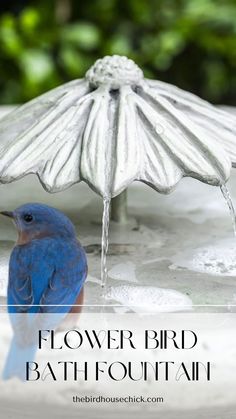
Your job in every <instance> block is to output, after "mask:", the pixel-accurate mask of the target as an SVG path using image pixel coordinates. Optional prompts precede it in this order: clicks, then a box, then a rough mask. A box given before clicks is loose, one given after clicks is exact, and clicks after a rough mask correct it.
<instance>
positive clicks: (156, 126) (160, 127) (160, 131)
mask: <svg viewBox="0 0 236 419" xmlns="http://www.w3.org/2000/svg"><path fill="white" fill-rule="evenodd" d="M155 129H156V132H157V134H163V132H164V127H163V125H161V124H156V125H155Z"/></svg>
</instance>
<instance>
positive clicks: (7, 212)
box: [0, 211, 14, 218]
mask: <svg viewBox="0 0 236 419" xmlns="http://www.w3.org/2000/svg"><path fill="white" fill-rule="evenodd" d="M0 214H2V215H5V216H6V217H10V218H14V216H13V212H12V211H0Z"/></svg>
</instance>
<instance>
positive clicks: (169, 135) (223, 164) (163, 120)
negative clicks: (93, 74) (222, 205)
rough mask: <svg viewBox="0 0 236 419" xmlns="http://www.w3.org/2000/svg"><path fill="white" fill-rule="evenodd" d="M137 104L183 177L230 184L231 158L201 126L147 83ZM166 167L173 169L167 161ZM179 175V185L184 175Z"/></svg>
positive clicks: (142, 115) (144, 123)
mask: <svg viewBox="0 0 236 419" xmlns="http://www.w3.org/2000/svg"><path fill="white" fill-rule="evenodd" d="M136 103H137V108H138V110H139V114H140V118H141V120H142V123H143V125H144V126H145V127H146V130H147V131H149V133H150V135H151V136H152V137H153V138H155V139H156V142H157V143H158V144H160V145H161V147H162V148H163V149H164V150H165V151H166V153H167V155H168V156H169V157H170V158H171V159H172V161H173V162H174V163H175V164H176V166H177V167H178V168H179V170H181V171H182V176H191V177H195V178H196V179H199V180H201V181H203V182H207V183H209V184H212V185H215V186H219V185H221V184H222V183H224V182H226V181H227V179H228V177H229V175H230V167H231V162H230V158H229V156H228V155H227V153H226V151H225V150H224V149H223V148H222V146H220V144H219V143H217V142H216V141H213V139H211V138H208V136H206V134H205V132H204V130H201V127H199V126H197V125H196V124H194V122H192V121H191V119H189V118H188V117H187V116H186V115H185V114H184V113H183V112H182V111H179V110H178V109H176V108H174V107H173V105H172V104H171V103H170V102H169V101H168V100H166V99H165V98H164V97H162V96H160V95H158V94H156V93H154V94H153V92H152V91H150V89H149V88H148V87H146V86H145V84H143V86H142V88H140V89H139V90H138V94H137V96H136ZM165 166H166V167H167V170H169V168H168V163H167V162H166V164H165ZM176 173H177V177H176V183H177V180H178V178H179V177H180V172H179V171H177V172H176ZM163 186H164V185H163ZM163 192H165V190H163ZM166 192H168V190H166Z"/></svg>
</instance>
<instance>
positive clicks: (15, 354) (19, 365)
mask: <svg viewBox="0 0 236 419" xmlns="http://www.w3.org/2000/svg"><path fill="white" fill-rule="evenodd" d="M36 350H37V345H31V346H24V347H21V346H19V345H18V344H17V342H16V339H15V338H13V339H12V342H11V346H10V350H9V352H8V355H7V359H6V363H5V366H4V370H3V379H4V380H8V379H9V378H12V377H18V378H19V379H20V380H21V381H25V380H26V362H27V361H28V362H32V361H33V360H34V357H35V353H36Z"/></svg>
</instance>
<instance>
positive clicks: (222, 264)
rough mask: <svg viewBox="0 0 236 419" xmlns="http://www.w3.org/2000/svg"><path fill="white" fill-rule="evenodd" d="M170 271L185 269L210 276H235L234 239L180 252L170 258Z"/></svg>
mask: <svg viewBox="0 0 236 419" xmlns="http://www.w3.org/2000/svg"><path fill="white" fill-rule="evenodd" d="M172 261H173V264H172V265H171V266H170V267H169V268H170V269H173V270H176V269H181V268H185V269H188V270H191V271H195V272H202V273H207V274H211V275H222V276H234V275H236V242H235V238H232V239H224V240H221V241H219V242H218V243H217V244H216V245H212V244H209V245H206V246H204V247H200V248H197V249H195V250H193V251H184V252H180V253H179V254H177V255H176V256H174V257H172Z"/></svg>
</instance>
